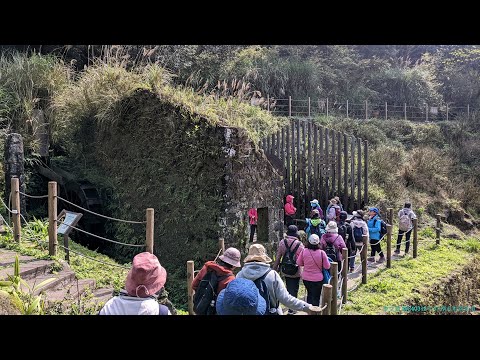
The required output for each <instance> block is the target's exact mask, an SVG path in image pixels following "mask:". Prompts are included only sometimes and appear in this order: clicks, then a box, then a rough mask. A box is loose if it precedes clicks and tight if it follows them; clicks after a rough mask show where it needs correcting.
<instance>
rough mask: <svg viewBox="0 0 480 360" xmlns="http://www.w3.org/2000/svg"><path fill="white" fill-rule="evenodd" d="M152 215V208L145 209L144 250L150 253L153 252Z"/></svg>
mask: <svg viewBox="0 0 480 360" xmlns="http://www.w3.org/2000/svg"><path fill="white" fill-rule="evenodd" d="M153 215H154V210H153V209H152V208H148V209H147V237H146V245H147V249H146V251H147V252H149V253H150V254H153V228H154V222H153Z"/></svg>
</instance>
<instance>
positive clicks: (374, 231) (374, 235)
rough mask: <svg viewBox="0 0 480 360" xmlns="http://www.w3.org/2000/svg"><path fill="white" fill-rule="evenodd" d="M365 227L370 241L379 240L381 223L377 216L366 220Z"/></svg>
mask: <svg viewBox="0 0 480 360" xmlns="http://www.w3.org/2000/svg"><path fill="white" fill-rule="evenodd" d="M375 220H377V221H375ZM374 223H375V225H374ZM367 225H368V232H369V234H370V240H380V229H381V228H382V221H381V220H380V218H379V217H378V215H375V216H374V217H373V218H371V219H368V222H367Z"/></svg>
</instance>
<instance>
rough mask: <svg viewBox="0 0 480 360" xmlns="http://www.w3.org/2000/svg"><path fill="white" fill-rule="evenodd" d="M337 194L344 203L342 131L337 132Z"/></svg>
mask: <svg viewBox="0 0 480 360" xmlns="http://www.w3.org/2000/svg"><path fill="white" fill-rule="evenodd" d="M337 147H338V149H337V182H338V184H337V194H338V197H339V198H340V201H342V195H341V194H342V192H341V188H342V135H341V134H340V131H337Z"/></svg>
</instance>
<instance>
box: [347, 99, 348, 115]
mask: <svg viewBox="0 0 480 360" xmlns="http://www.w3.org/2000/svg"><path fill="white" fill-rule="evenodd" d="M347 119H348V100H347Z"/></svg>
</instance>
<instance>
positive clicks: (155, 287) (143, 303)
mask: <svg viewBox="0 0 480 360" xmlns="http://www.w3.org/2000/svg"><path fill="white" fill-rule="evenodd" d="M166 281H167V271H166V270H165V268H163V267H162V266H161V265H160V262H159V261H158V258H157V257H156V256H155V255H154V254H151V253H149V252H142V253H140V254H137V255H136V256H135V257H134V258H133V262H132V268H131V269H130V271H129V272H128V274H127V279H126V280H125V289H124V290H121V291H120V294H119V295H118V296H115V297H113V298H111V299H110V300H108V301H107V302H106V303H105V305H104V306H103V308H102V309H101V310H100V312H99V315H172V314H171V313H170V310H169V309H168V308H167V307H166V306H165V305H162V304H159V303H158V296H159V295H160V293H161V292H162V290H163V286H164V285H165V282H166Z"/></svg>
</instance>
